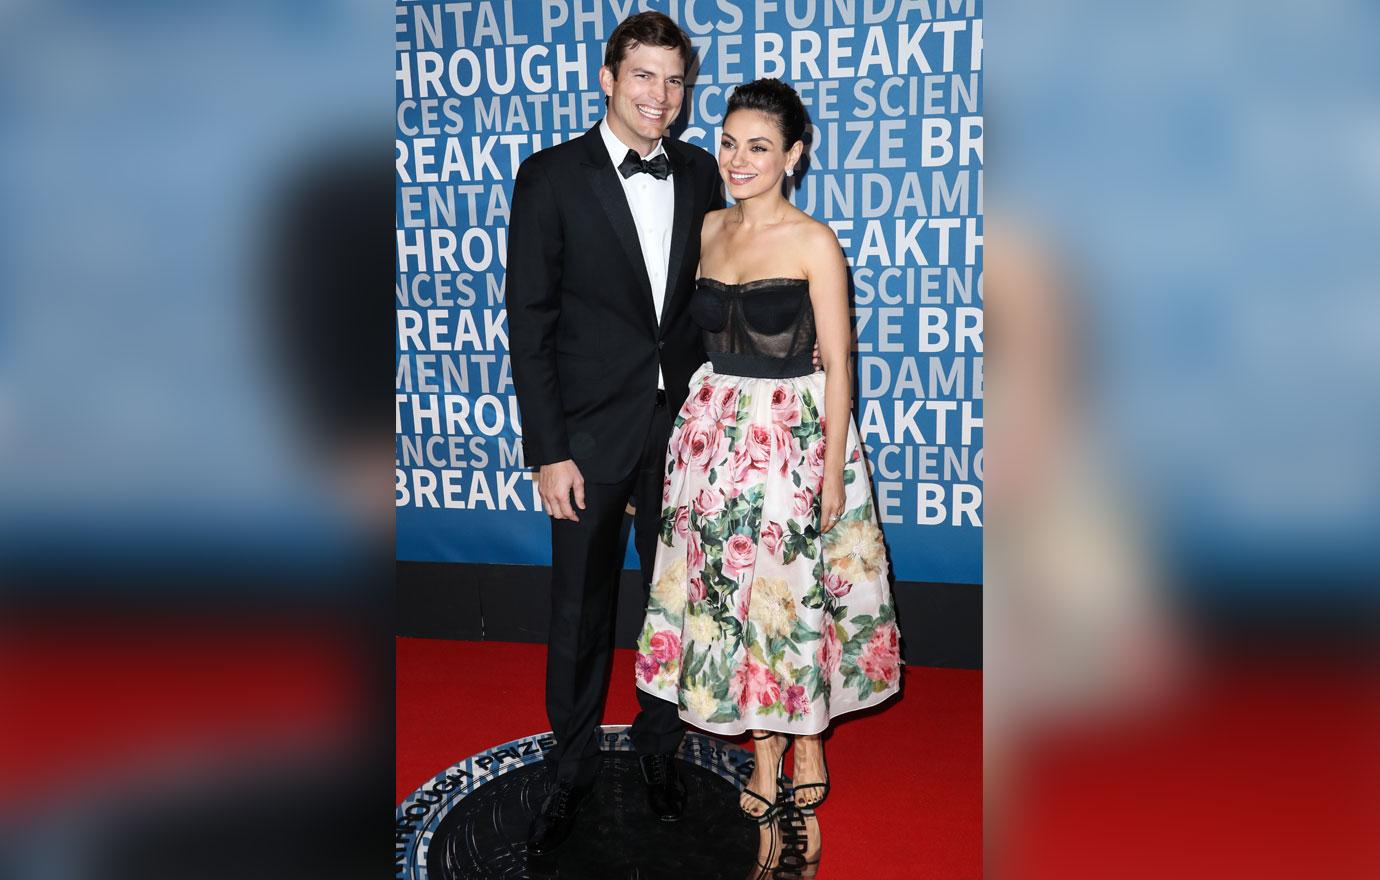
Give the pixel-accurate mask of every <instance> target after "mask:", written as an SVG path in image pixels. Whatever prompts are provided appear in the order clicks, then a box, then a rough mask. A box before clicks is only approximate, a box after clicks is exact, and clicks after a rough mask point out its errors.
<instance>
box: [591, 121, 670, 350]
mask: <svg viewBox="0 0 1380 880" xmlns="http://www.w3.org/2000/svg"><path fill="white" fill-rule="evenodd" d="M584 141H585V144H586V147H587V150H586V152H587V158H586V160H585V162H584V163H583V165H584V171H585V174H586V175H587V176H588V178H589V185H590V188H591V189H593V190H594V194H595V196H597V197H598V199H599V204H600V205H601V206H602V207H603V209H604V213H605V214H607V215H608V218H609V224H610V225H612V226H613V234H614V236H615V237H616V238H617V239H618V244H619V245H620V247H621V248H622V249H623V254H624V256H626V257H627V258H628V263H629V265H630V267H631V269H632V272H633V277H634V278H636V279H637V282H638V287H639V289H640V290H641V292H642V294H643V295H642V296H641V297H640V299H641V301H642V303H643V305H644V306H645V312H646V315H645V316H646V317H647V319H648V323H649V324H651V325H652V326H655V325H656V307H655V306H654V305H653V304H652V282H651V280H650V279H648V277H647V262H646V260H644V259H643V258H642V245H641V243H640V242H639V240H638V237H637V226H636V224H634V222H633V215H632V209H631V208H629V207H628V197H627V196H626V195H624V193H623V185H622V184H621V183H619V182H618V169H616V168H614V167H613V163H612V162H610V161H609V154H608V151H607V150H606V149H604V141H603V137H602V136H601V135H600V134H599V127H598V125H597V124H596V125H595V127H594V128H591V129H590V130H589V131H588V132H586V133H585V135H584ZM676 192H677V197H676V201H677V203H679V201H680V196H679V192H680V187H679V184H677V187H676Z"/></svg>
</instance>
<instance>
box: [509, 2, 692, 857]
mask: <svg viewBox="0 0 1380 880" xmlns="http://www.w3.org/2000/svg"><path fill="white" fill-rule="evenodd" d="M691 57H692V49H691V46H690V41H689V39H688V38H687V37H686V36H685V34H684V33H683V32H682V31H681V30H680V28H679V27H677V26H676V24H675V22H673V21H672V20H671V19H670V18H668V17H666V16H665V15H663V14H661V13H659V12H644V13H640V14H637V15H634V16H631V17H630V18H628V19H627V20H626V21H624V22H623V23H622V24H620V25H619V26H618V27H617V28H615V29H614V31H613V33H612V34H611V35H610V36H609V41H608V45H607V47H606V48H605V52H604V66H603V67H602V68H600V71H599V84H600V86H601V87H602V88H603V90H604V94H605V95H606V97H607V101H606V103H607V107H608V109H607V112H606V113H605V116H604V119H603V120H602V121H601V122H600V123H599V124H597V125H596V126H595V127H594V128H592V129H590V131H588V132H587V133H586V134H585V135H584V136H582V137H580V138H577V139H575V140H572V141H570V142H567V143H564V144H560V145H558V146H554V147H551V148H550V149H546V150H542V151H540V152H538V153H536V154H534V155H533V156H531V157H530V158H528V159H527V160H526V161H525V162H523V163H522V167H521V168H520V169H519V170H518V175H517V180H516V182H515V184H514V187H513V203H512V217H511V222H510V229H509V234H510V238H509V250H508V279H507V294H506V296H507V305H508V324H509V339H510V343H511V350H512V363H513V380H514V383H515V386H516V390H517V395H518V404H519V406H520V408H521V410H522V421H523V442H524V449H525V452H526V457H527V463H528V464H529V465H531V466H534V467H538V468H539V473H538V490H539V492H540V494H541V498H542V502H543V504H544V505H545V507H546V510H547V512H548V513H549V514H550V516H551V518H552V519H551V556H552V560H551V561H552V584H551V626H550V631H549V635H548V641H547V673H546V709H547V715H548V717H549V719H550V721H551V728H552V730H553V731H554V733H555V738H556V746H555V748H554V749H552V750H551V751H550V752H549V753H548V754H547V756H546V763H547V769H548V773H549V774H550V776H551V780H552V783H553V784H552V787H551V791H550V794H549V795H548V797H547V799H546V801H545V802H544V803H543V805H542V809H541V811H540V813H539V815H538V816H537V818H536V819H535V820H534V822H533V826H532V831H531V835H530V839H529V842H528V846H529V850H530V851H532V852H535V853H542V852H547V851H549V850H551V849H553V848H554V847H556V846H557V845H559V844H560V843H561V841H563V840H564V839H565V838H566V837H567V836H568V835H569V833H570V830H571V828H572V826H573V823H574V818H575V814H576V811H577V810H578V809H579V806H580V804H581V803H582V802H583V801H584V799H585V798H586V797H588V795H589V793H590V790H591V789H592V787H593V783H594V778H595V774H596V771H597V770H598V766H599V759H600V752H599V745H598V734H599V726H598V725H599V720H600V718H601V716H602V714H603V691H604V681H605V677H606V676H607V674H608V663H609V643H610V631H611V626H612V621H613V616H614V600H615V596H616V592H617V583H618V572H619V569H620V568H621V563H622V554H621V548H620V547H619V542H618V538H619V535H620V531H621V528H620V527H621V524H622V519H623V515H624V510H625V508H626V506H627V504H628V501H629V500H630V499H634V500H635V501H636V506H637V515H636V519H635V530H636V546H637V552H638V556H639V557H640V560H641V565H642V582H643V586H644V588H645V587H646V586H647V585H649V584H650V581H651V571H652V563H653V558H654V555H655V552H656V539H657V531H658V517H659V512H660V506H661V504H660V502H661V491H662V475H663V472H664V468H665V455H666V444H667V441H668V439H669V437H670V431H671V422H672V419H673V418H674V415H675V413H676V412H677V411H678V410H679V408H680V406H681V404H682V402H683V401H684V400H685V397H686V394H687V386H688V384H689V380H690V375H691V374H692V373H693V372H694V370H695V369H696V368H697V367H698V366H699V365H700V364H701V363H703V362H704V359H705V354H704V347H703V343H702V341H701V339H700V334H699V332H698V330H697V329H696V328H695V327H694V325H693V324H692V322H691V320H690V316H689V311H688V306H689V302H690V298H691V294H692V292H693V287H694V279H695V270H696V266H697V265H698V263H699V249H700V224H701V221H702V220H703V217H704V214H705V211H706V210H708V209H709V208H710V207H711V205H713V204H714V203H715V202H716V200H717V198H718V171H717V166H716V164H715V162H714V160H713V159H712V158H711V157H710V156H709V154H708V153H706V152H704V151H703V150H701V149H699V148H697V147H694V146H690V145H688V144H684V143H681V142H678V141H676V140H674V139H671V138H666V137H663V135H664V133H665V131H666V129H667V127H668V126H669V125H670V124H671V123H672V121H674V120H675V118H676V117H677V115H678V114H679V113H680V108H681V102H682V101H683V99H684V95H685V75H686V72H687V70H688V69H689V64H690V60H691ZM637 696H638V700H639V702H640V704H641V711H640V712H639V713H638V716H637V718H636V719H635V720H634V722H633V725H632V731H631V734H632V740H633V744H634V746H635V747H636V749H637V753H638V758H639V761H640V764H641V769H642V774H643V778H644V780H645V781H646V783H647V799H648V804H649V806H650V807H651V809H652V812H653V813H654V814H655V815H657V816H658V817H659V818H661V819H663V820H665V821H674V820H676V819H678V818H679V817H680V814H681V811H682V810H683V808H684V804H685V789H684V786H683V784H682V783H681V781H680V778H679V775H678V774H677V772H676V766H675V761H674V759H673V755H674V753H675V751H676V748H677V747H678V745H679V743H680V740H681V737H682V734H683V728H682V725H681V722H680V718H679V717H678V714H677V711H676V707H675V705H673V704H672V703H669V702H666V701H663V700H659V699H657V698H655V697H652V696H649V695H648V694H646V693H644V692H642V691H640V690H639V691H638V692H637Z"/></svg>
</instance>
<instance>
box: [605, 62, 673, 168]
mask: <svg viewBox="0 0 1380 880" xmlns="http://www.w3.org/2000/svg"><path fill="white" fill-rule="evenodd" d="M599 85H600V86H602V87H603V89H604V94H605V95H608V98H609V111H608V117H607V118H608V123H609V128H611V129H612V130H613V133H614V134H615V135H616V136H617V137H618V139H619V140H620V141H622V142H623V143H625V144H627V145H628V146H630V147H632V148H633V149H634V150H637V151H638V152H639V153H640V154H642V155H643V156H645V155H647V154H648V153H650V152H651V151H652V149H653V148H654V147H655V146H656V142H657V141H658V140H660V139H661V135H662V134H663V133H664V132H665V131H666V128H667V126H669V125H670V124H671V122H672V120H674V119H675V118H676V116H677V115H678V114H679V113H680V104H681V101H683V100H684V99H685V62H684V60H683V59H682V58H681V56H680V52H678V51H676V50H675V49H667V48H664V47H662V46H643V45H636V46H634V47H633V48H632V49H630V50H629V51H628V53H627V54H626V55H624V56H623V61H622V63H621V64H619V65H618V76H617V78H615V77H614V75H613V71H611V70H609V69H608V68H607V67H601V68H599Z"/></svg>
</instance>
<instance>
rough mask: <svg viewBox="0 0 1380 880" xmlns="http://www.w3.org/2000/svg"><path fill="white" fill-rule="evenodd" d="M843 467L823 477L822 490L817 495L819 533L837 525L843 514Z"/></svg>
mask: <svg viewBox="0 0 1380 880" xmlns="http://www.w3.org/2000/svg"><path fill="white" fill-rule="evenodd" d="M843 502H844V499H843V469H842V468H839V469H838V470H837V471H834V472H833V473H831V474H828V475H826V476H825V477H824V491H823V492H821V493H820V496H819V533H820V534H821V535H822V534H824V533H825V532H827V531H829V530H830V529H832V528H833V527H834V526H836V525H838V522H839V518H840V517H842V516H843Z"/></svg>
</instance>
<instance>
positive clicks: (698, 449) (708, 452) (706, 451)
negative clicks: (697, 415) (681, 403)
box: [677, 419, 728, 472]
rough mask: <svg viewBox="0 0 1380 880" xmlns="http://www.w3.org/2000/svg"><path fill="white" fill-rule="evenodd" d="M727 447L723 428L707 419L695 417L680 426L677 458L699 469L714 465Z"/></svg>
mask: <svg viewBox="0 0 1380 880" xmlns="http://www.w3.org/2000/svg"><path fill="white" fill-rule="evenodd" d="M727 449H728V437H727V436H726V435H725V434H724V431H723V428H721V427H720V426H719V425H718V424H717V423H715V422H711V421H709V420H708V419H695V420H694V421H691V422H686V423H685V424H684V425H682V426H681V433H680V449H679V452H678V454H677V458H680V459H682V460H683V461H684V462H685V463H686V464H688V465H693V466H694V467H696V468H698V469H699V470H700V471H702V472H703V471H707V470H709V469H710V468H711V467H713V466H714V464H715V462H717V461H718V460H719V459H720V458H722V457H723V455H724V452H725V451H727Z"/></svg>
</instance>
